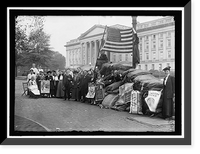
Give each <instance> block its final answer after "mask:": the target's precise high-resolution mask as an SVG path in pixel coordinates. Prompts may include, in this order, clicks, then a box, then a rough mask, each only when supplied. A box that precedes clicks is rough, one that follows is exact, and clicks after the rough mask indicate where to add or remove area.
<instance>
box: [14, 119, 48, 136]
mask: <svg viewBox="0 0 200 154" xmlns="http://www.w3.org/2000/svg"><path fill="white" fill-rule="evenodd" d="M15 131H26V132H32V131H36V132H47V131H48V130H47V129H46V128H45V127H44V126H42V125H40V124H39V123H36V122H34V121H32V120H29V119H27V118H23V117H20V116H17V115H15Z"/></svg>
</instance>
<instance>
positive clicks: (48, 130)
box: [15, 115, 51, 132]
mask: <svg viewBox="0 0 200 154" xmlns="http://www.w3.org/2000/svg"><path fill="white" fill-rule="evenodd" d="M15 116H18V117H21V118H24V119H27V120H29V121H31V122H33V123H36V124H38V125H39V126H41V127H43V128H44V129H45V130H46V131H47V132H50V131H51V130H50V129H48V128H47V127H45V126H44V125H42V124H40V123H39V122H37V121H34V120H32V119H29V118H26V117H22V116H19V115H15Z"/></svg>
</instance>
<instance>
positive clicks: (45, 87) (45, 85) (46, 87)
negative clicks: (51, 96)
mask: <svg viewBox="0 0 200 154" xmlns="http://www.w3.org/2000/svg"><path fill="white" fill-rule="evenodd" d="M41 93H43V94H48V93H50V81H49V80H42V81H41Z"/></svg>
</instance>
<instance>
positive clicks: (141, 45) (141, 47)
mask: <svg viewBox="0 0 200 154" xmlns="http://www.w3.org/2000/svg"><path fill="white" fill-rule="evenodd" d="M140 51H142V43H141V44H140Z"/></svg>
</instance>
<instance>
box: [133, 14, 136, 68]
mask: <svg viewBox="0 0 200 154" xmlns="http://www.w3.org/2000/svg"><path fill="white" fill-rule="evenodd" d="M136 25H137V16H132V26H133V29H134V30H135V33H136ZM132 66H133V68H136V64H135V63H134V51H133V53H132Z"/></svg>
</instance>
